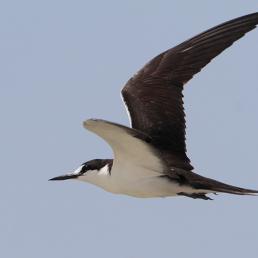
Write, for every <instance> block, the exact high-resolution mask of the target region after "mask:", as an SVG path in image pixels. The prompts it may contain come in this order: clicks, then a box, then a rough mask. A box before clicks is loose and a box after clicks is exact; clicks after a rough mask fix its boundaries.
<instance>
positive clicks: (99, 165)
mask: <svg viewBox="0 0 258 258" xmlns="http://www.w3.org/2000/svg"><path fill="white" fill-rule="evenodd" d="M112 163H113V160H110V159H93V160H90V161H87V162H85V163H83V164H81V165H80V166H79V167H78V168H77V169H76V170H74V171H73V172H72V173H68V174H65V175H62V176H57V177H53V178H51V179H49V180H50V181H57V180H67V179H78V180H82V181H88V180H87V178H90V177H92V176H95V175H97V174H99V173H106V174H108V173H109V172H110V170H111V167H112Z"/></svg>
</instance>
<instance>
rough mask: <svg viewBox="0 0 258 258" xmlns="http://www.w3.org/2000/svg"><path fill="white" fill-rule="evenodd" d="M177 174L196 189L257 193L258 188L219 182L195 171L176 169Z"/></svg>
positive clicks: (231, 192) (230, 192) (232, 192)
mask: <svg viewBox="0 0 258 258" xmlns="http://www.w3.org/2000/svg"><path fill="white" fill-rule="evenodd" d="M176 174H177V176H179V178H181V179H182V178H183V181H184V183H185V184H188V185H190V186H191V187H193V188H194V189H197V190H203V191H204V192H203V193H207V192H210V193H229V194H237V195H257V194H258V190H253V189H246V188H242V187H237V186H233V185H229V184H225V183H222V182H219V181H217V180H214V179H210V178H207V177H204V176H200V175H198V174H196V173H194V172H189V171H188V172H186V171H183V170H181V169H177V170H176Z"/></svg>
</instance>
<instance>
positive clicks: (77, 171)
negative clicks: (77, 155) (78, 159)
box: [72, 165, 84, 175]
mask: <svg viewBox="0 0 258 258" xmlns="http://www.w3.org/2000/svg"><path fill="white" fill-rule="evenodd" d="M83 166H84V165H81V166H80V167H78V168H77V169H76V170H74V171H73V173H72V175H78V174H79V173H80V172H81V170H82V168H83Z"/></svg>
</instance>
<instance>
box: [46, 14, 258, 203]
mask: <svg viewBox="0 0 258 258" xmlns="http://www.w3.org/2000/svg"><path fill="white" fill-rule="evenodd" d="M257 24H258V12H256V13H252V14H249V15H245V16H242V17H239V18H236V19H233V20H231V21H228V22H225V23H222V24H220V25H218V26H216V27H213V28H211V29H209V30H207V31H205V32H203V33H201V34H198V35H197V36H195V37H193V38H191V39H189V40H186V41H184V42H183V43H181V44H179V45H177V46H176V47H174V48H171V49H168V50H167V51H165V52H163V53H161V54H160V55H158V56H156V57H155V58H153V59H152V60H151V61H150V62H148V63H147V64H146V65H145V66H144V67H143V68H142V69H141V70H140V71H138V72H137V73H136V74H135V75H134V76H133V77H132V78H131V79H130V80H129V81H128V82H127V83H126V85H125V86H124V88H123V89H122V97H123V100H124V103H125V105H126V108H127V111H128V113H129V118H130V120H131V127H132V128H129V127H126V126H123V125H119V124H116V123H112V122H108V121H105V120H100V119H89V120H86V121H85V122H84V123H83V125H84V127H85V128H86V129H88V130H90V131H92V132H93V133H95V134H97V135H98V136H100V137H101V138H103V139H104V140H105V141H106V142H107V143H108V144H109V145H110V146H111V148H112V150H113V153H114V159H94V160H90V161H87V162H85V163H83V164H82V165H81V166H80V167H79V168H78V169H76V170H75V171H74V172H72V173H69V174H66V175H62V176H58V177H54V178H52V179H50V180H66V179H77V180H81V181H85V182H88V183H91V184H94V185H97V186H99V187H101V188H103V189H105V190H106V191H109V192H112V193H116V194H125V195H130V196H134V197H142V198H147V197H166V196H186V197H191V198H194V199H204V200H209V199H211V198H210V197H209V196H207V194H210V193H214V194H216V193H230V194H238V195H254V194H257V193H258V191H257V190H251V189H245V188H241V187H236V186H233V185H229V184H225V183H222V182H219V181H217V180H213V179H210V178H207V177H203V176H201V175H199V174H197V173H195V172H194V171H193V169H194V168H193V166H192V165H191V163H190V159H189V158H188V157H187V155H186V144H185V129H186V126H185V113H184V107H183V93H182V92H183V89H184V85H185V84H186V83H187V82H188V81H189V80H190V79H191V78H192V77H193V76H194V75H195V74H196V73H198V72H200V71H201V69H202V68H203V67H204V66H205V65H207V64H208V63H209V62H210V61H211V60H212V59H213V58H214V57H216V56H217V55H219V54H220V53H221V52H222V51H223V50H225V49H226V48H228V47H229V46H231V45H232V44H233V43H234V42H235V41H236V40H238V39H240V38H241V37H243V36H244V35H245V34H246V33H247V32H249V31H251V30H253V29H254V28H255V27H256V25H257Z"/></svg>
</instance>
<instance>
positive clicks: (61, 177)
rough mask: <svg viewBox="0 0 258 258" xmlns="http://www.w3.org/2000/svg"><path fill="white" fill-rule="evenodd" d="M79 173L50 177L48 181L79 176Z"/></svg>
mask: <svg viewBox="0 0 258 258" xmlns="http://www.w3.org/2000/svg"><path fill="white" fill-rule="evenodd" d="M77 177H78V175H73V174H68V175H63V176H57V177H53V178H50V179H48V181H57V180H67V179H74V178H77Z"/></svg>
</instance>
